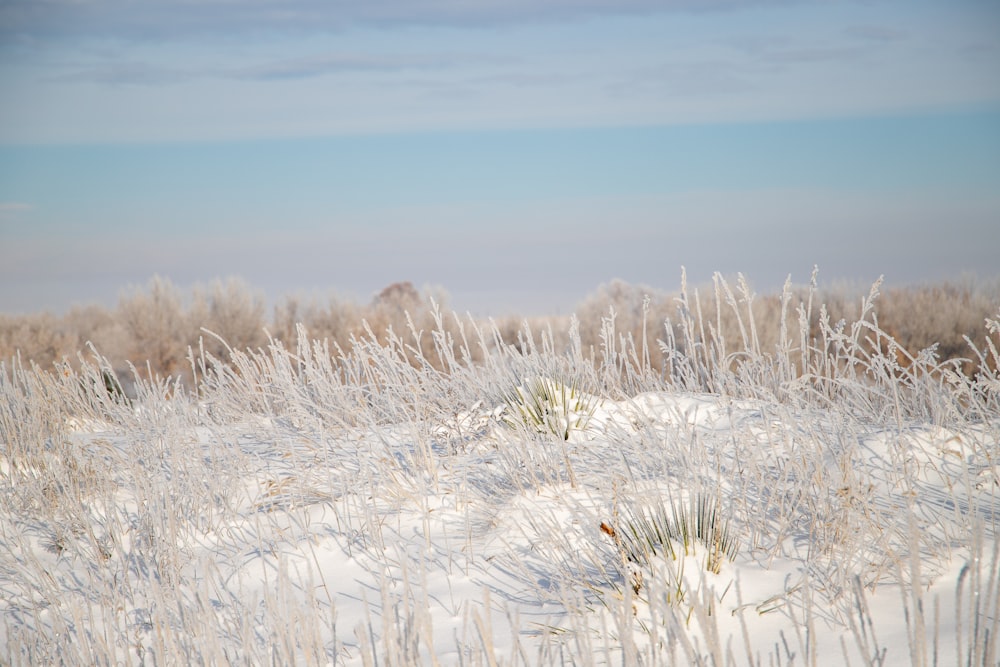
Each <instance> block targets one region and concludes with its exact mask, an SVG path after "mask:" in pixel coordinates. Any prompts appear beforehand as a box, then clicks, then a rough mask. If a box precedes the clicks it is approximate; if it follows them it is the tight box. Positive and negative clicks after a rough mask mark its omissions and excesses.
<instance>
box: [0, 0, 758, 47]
mask: <svg viewBox="0 0 1000 667" xmlns="http://www.w3.org/2000/svg"><path fill="white" fill-rule="evenodd" d="M772 4H777V0H667V1H666V2H664V1H663V0H544V1H541V2H539V1H538V0H478V1H477V2H454V1H453V0H384V1H382V2H357V1H356V0H241V1H240V2H231V1H229V0H192V1H183V0H144V1H143V2H125V1H122V0H90V1H88V2H80V1H79V0H49V1H47V2H4V3H0V36H6V37H7V38H11V37H25V36H27V37H30V38H34V39H46V38H66V37H72V36H88V35H89V36H98V37H114V38H124V39H148V38H160V39H162V38H174V37H185V36H191V35H198V34H205V33H217V34H225V35H236V34H244V33H248V32H271V31H281V32H287V31H304V32H315V31H317V30H319V31H331V30H334V31H337V30H343V29H345V28H347V27H349V26H352V25H358V24H362V25H378V24H388V25H398V24H420V25H476V24H488V25H496V24H501V23H526V22H527V23H531V22H539V21H552V20H556V21H562V20H567V19H574V18H579V17H584V16H594V15H608V14H636V13H648V12H663V11H698V12H701V11H706V10H708V11H718V10H726V9H736V8H741V7H747V6H757V5H772Z"/></svg>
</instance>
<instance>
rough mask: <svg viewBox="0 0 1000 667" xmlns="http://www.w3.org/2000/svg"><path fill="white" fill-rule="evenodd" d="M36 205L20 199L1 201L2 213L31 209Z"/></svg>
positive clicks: (0, 208) (0, 211)
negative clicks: (19, 200)
mask: <svg viewBox="0 0 1000 667" xmlns="http://www.w3.org/2000/svg"><path fill="white" fill-rule="evenodd" d="M33 208H34V207H33V206H32V205H31V204H25V203H23V202H18V201H0V213H20V212H23V211H30V210H32V209H33Z"/></svg>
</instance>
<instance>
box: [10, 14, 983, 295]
mask: <svg viewBox="0 0 1000 667" xmlns="http://www.w3.org/2000/svg"><path fill="white" fill-rule="evenodd" d="M0 91H2V92H0V97H2V99H3V100H4V102H3V103H2V104H0V312H32V311H38V310H46V309H47V310H53V311H56V312H58V311H61V310H64V309H65V308H67V307H68V306H69V305H71V304H73V303H87V302H99V303H104V304H107V305H113V304H114V303H115V300H116V298H117V295H118V293H119V291H120V289H121V288H123V287H126V286H128V285H130V284H144V283H146V282H147V281H148V280H149V278H150V277H151V276H152V275H153V274H160V275H164V276H167V277H169V278H171V279H172V280H173V281H174V282H175V283H177V284H178V285H181V286H182V287H183V286H188V285H191V284H193V283H198V282H207V281H209V280H212V279H214V278H224V277H228V276H233V275H236V276H241V277H243V278H244V279H245V280H246V281H247V282H248V283H250V284H251V285H253V286H255V287H258V288H260V289H262V290H264V291H265V292H266V294H267V295H268V296H269V297H271V298H277V297H279V296H280V295H283V294H288V293H305V294H326V293H329V292H334V293H337V294H340V295H343V296H348V297H351V298H356V299H358V300H367V299H369V298H370V297H371V295H372V294H373V293H375V292H377V291H378V290H379V289H380V288H381V287H383V286H385V285H387V284H389V283H391V282H395V281H399V280H410V281H412V282H413V283H414V284H416V285H417V286H425V285H437V286H441V287H443V288H445V289H446V290H447V291H448V292H449V293H450V294H451V296H452V299H451V305H452V306H454V307H456V308H458V309H460V310H471V311H473V312H476V313H478V314H506V313H512V312H519V313H523V314H532V313H546V312H551V313H557V312H558V313H567V312H570V311H571V310H572V309H573V307H574V306H575V305H576V304H577V303H578V302H579V300H580V299H581V298H583V297H584V296H585V295H586V294H587V293H589V292H592V291H593V290H594V289H595V288H596V287H597V286H598V285H599V284H601V283H604V282H607V281H610V280H612V279H615V278H620V279H623V280H627V281H629V282H634V283H645V284H648V285H651V286H653V287H657V288H663V289H673V288H676V287H677V286H678V284H679V278H680V271H681V266H685V267H686V268H687V270H688V273H689V276H690V278H691V279H692V280H694V281H695V282H699V281H705V280H707V279H708V278H710V276H711V274H712V272H714V271H720V272H722V273H724V274H727V275H728V274H733V273H735V272H737V271H740V272H743V273H744V274H745V275H747V276H748V278H749V279H750V282H751V284H752V285H754V286H755V287H756V288H757V289H758V291H769V290H772V289H776V288H777V287H778V286H780V284H781V283H782V282H783V281H784V279H785V277H786V276H787V275H789V274H791V275H792V278H793V280H795V281H797V282H805V281H807V280H808V278H809V274H810V272H811V269H812V266H813V265H814V264H818V265H819V267H820V277H821V280H822V281H823V282H824V283H825V284H829V283H832V282H835V281H841V280H846V281H851V282H853V283H862V284H863V283H867V282H870V281H872V280H874V279H875V278H877V277H878V276H879V275H881V274H885V276H886V278H887V280H888V281H889V283H890V284H896V285H900V284H906V283H912V282H922V281H932V280H941V279H948V278H959V277H961V276H962V275H963V274H967V273H974V274H978V275H980V276H983V277H992V276H996V275H998V273H1000V270H998V269H997V266H998V265H1000V262H997V260H996V257H997V256H1000V6H998V5H997V4H996V3H993V2H985V1H982V2H980V1H975V0H959V1H958V2H948V3H944V2H924V1H923V0H916V1H911V2H900V1H890V0H886V1H879V0H871V1H867V2H850V1H846V0H845V1H842V2H829V3H826V2H806V1H803V2H765V1H753V0H745V1H739V0H732V1H728V2H723V1H720V2H690V1H686V0H674V1H665V2H648V1H645V0H618V1H616V2H611V1H610V0H551V1H548V2H538V1H532V2H528V1H527V0H524V1H520V0H509V1H507V2H499V1H497V2H494V1H492V0H485V1H483V2H469V3H453V2H444V1H443V0H442V1H436V0H411V1H408V2H403V1H401V0H384V1H382V2H365V3H360V2H318V1H316V2H313V1H309V0H284V1H278V0H250V1H247V2H240V3H228V2H223V1H222V0H191V1H189V2H178V1H177V0H172V1H166V0H147V1H146V2H142V3H132V2H124V1H123V0H89V1H87V2H76V1H70V0H53V1H52V2H48V3H34V2H22V1H13V2H12V1H9V0H8V1H4V0H0Z"/></svg>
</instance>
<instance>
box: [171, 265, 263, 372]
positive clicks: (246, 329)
mask: <svg viewBox="0 0 1000 667" xmlns="http://www.w3.org/2000/svg"><path fill="white" fill-rule="evenodd" d="M188 319H190V320H191V322H192V323H193V324H195V325H198V326H200V327H201V328H203V329H207V330H208V331H210V332H212V333H213V334H215V336H218V338H221V339H222V340H225V341H226V343H227V344H228V345H229V346H230V347H232V348H233V349H237V350H245V349H247V348H250V349H257V348H258V347H260V346H262V345H264V343H265V342H266V338H265V335H264V327H265V325H266V323H265V321H264V297H263V295H262V294H260V293H259V292H258V293H254V291H253V290H251V289H250V287H249V286H248V285H247V284H246V283H245V282H243V281H242V280H239V279H236V278H230V279H229V280H227V281H226V282H222V281H219V280H216V281H215V282H213V283H212V284H211V285H209V287H208V288H207V289H206V288H203V287H198V288H196V289H195V292H194V303H193V305H192V307H191V311H190V313H189V315H188ZM215 336H208V337H206V338H205V339H204V341H203V344H204V346H205V349H206V351H207V352H209V353H210V354H212V355H213V356H215V357H216V358H220V359H224V358H225V357H226V349H225V345H223V343H222V342H221V341H220V340H218V338H216V337H215Z"/></svg>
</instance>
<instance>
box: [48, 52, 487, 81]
mask: <svg viewBox="0 0 1000 667" xmlns="http://www.w3.org/2000/svg"><path fill="white" fill-rule="evenodd" d="M500 61H501V59H499V58H487V57H484V56H475V55H472V54H464V53H406V54H403V53H400V54H390V55H366V54H361V53H322V54H316V55H311V56H303V57H298V58H285V59H278V60H264V61H260V62H257V63H252V64H249V65H245V66H239V67H234V66H224V65H204V66H200V67H197V68H193V67H190V68H182V67H172V66H163V65H157V64H153V63H149V62H145V61H138V60H131V61H130V60H123V59H122V57H121V56H120V55H119V54H108V55H105V56H102V59H101V60H97V61H95V62H94V63H93V64H89V65H86V66H83V67H73V68H72V69H68V70H67V71H64V72H63V73H61V74H56V75H53V76H49V77H48V78H47V79H46V80H47V81H51V82H55V83H73V82H75V83H79V82H88V83H98V84H107V85H164V84H178V83H186V82H189V81H193V80H198V79H216V80H220V79H229V80H237V81H281V80H294V79H309V78H314V77H321V76H328V75H332V74H350V73H378V72H386V73H392V72H404V71H408V70H433V69H444V68H448V67H451V66H453V65H455V64H456V63H462V64H468V63H484V62H487V63H489V62H500Z"/></svg>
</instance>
